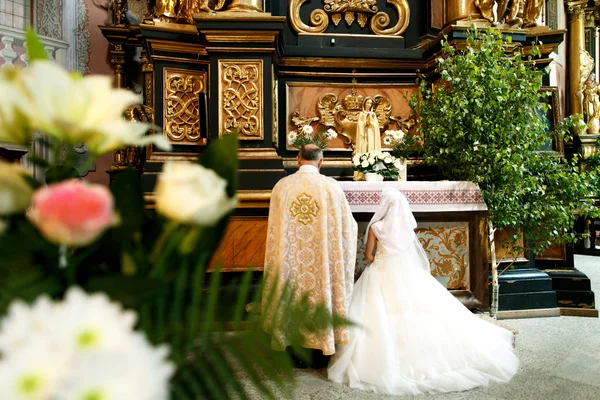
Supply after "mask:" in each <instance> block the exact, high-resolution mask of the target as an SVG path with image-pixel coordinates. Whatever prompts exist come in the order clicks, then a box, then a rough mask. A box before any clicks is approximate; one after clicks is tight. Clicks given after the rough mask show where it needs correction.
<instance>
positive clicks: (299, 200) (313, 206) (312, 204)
mask: <svg viewBox="0 0 600 400" xmlns="http://www.w3.org/2000/svg"><path fill="white" fill-rule="evenodd" d="M290 213H291V214H292V217H294V218H296V219H297V220H298V222H300V223H302V224H304V225H308V224H310V223H312V222H313V220H314V217H316V216H317V214H318V213H319V205H318V204H317V202H316V201H315V200H314V199H313V198H312V196H309V195H308V194H306V193H302V194H299V195H298V196H296V200H294V201H293V202H292V205H291V206H290Z"/></svg>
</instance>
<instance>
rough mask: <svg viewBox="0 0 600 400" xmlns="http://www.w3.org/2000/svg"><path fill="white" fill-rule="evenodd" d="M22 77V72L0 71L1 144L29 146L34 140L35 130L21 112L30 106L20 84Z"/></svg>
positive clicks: (7, 69) (12, 69) (14, 70)
mask: <svg viewBox="0 0 600 400" xmlns="http://www.w3.org/2000/svg"><path fill="white" fill-rule="evenodd" d="M20 76H21V71H20V70H17V69H14V68H2V69H0V93H1V94H2V95H1V96H0V142H8V143H16V144H21V145H27V144H29V142H30V141H31V139H32V135H33V130H32V129H31V126H30V125H29V122H28V120H27V118H26V117H25V115H23V112H22V111H20V110H22V109H23V108H27V107H28V106H29V104H28V103H27V100H26V96H25V94H24V92H23V90H22V88H21V87H20V86H19V83H18V79H19V77H20Z"/></svg>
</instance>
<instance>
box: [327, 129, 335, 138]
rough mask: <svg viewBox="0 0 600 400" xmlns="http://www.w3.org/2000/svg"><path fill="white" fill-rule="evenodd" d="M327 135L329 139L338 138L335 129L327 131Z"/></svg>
mask: <svg viewBox="0 0 600 400" xmlns="http://www.w3.org/2000/svg"><path fill="white" fill-rule="evenodd" d="M326 134H327V137H328V138H329V139H334V138H336V137H337V132H336V131H334V130H333V129H331V128H329V129H327V132H326Z"/></svg>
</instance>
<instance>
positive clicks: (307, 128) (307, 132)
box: [301, 125, 315, 136]
mask: <svg viewBox="0 0 600 400" xmlns="http://www.w3.org/2000/svg"><path fill="white" fill-rule="evenodd" d="M314 131H315V130H314V129H313V127H312V126H310V125H304V126H303V127H302V129H301V132H302V134H304V136H310V135H312V134H313V132H314Z"/></svg>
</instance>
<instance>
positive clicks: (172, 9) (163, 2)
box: [154, 0, 263, 24]
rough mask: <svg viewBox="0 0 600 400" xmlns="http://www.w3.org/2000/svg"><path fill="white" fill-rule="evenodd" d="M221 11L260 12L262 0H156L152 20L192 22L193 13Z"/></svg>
mask: <svg viewBox="0 0 600 400" xmlns="http://www.w3.org/2000/svg"><path fill="white" fill-rule="evenodd" d="M222 11H243V12H262V11H263V0H156V3H155V6H154V21H160V22H171V23H188V24H193V23H194V14H202V13H204V14H216V13H218V12H222Z"/></svg>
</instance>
